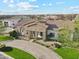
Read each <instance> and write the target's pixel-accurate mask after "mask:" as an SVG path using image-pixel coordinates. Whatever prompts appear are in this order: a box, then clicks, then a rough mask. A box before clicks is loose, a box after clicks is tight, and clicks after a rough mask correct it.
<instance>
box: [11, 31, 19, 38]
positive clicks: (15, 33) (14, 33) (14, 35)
mask: <svg viewBox="0 0 79 59" xmlns="http://www.w3.org/2000/svg"><path fill="white" fill-rule="evenodd" d="M10 36H12V37H14V38H15V39H18V36H19V34H18V32H16V31H13V32H10Z"/></svg>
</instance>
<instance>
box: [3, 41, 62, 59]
mask: <svg viewBox="0 0 79 59" xmlns="http://www.w3.org/2000/svg"><path fill="white" fill-rule="evenodd" d="M4 43H5V44H6V45H7V46H12V47H15V48H19V49H21V50H24V51H26V52H29V53H31V54H33V55H34V56H35V57H36V58H37V59H61V58H60V56H59V55H57V54H56V53H55V52H54V51H53V50H50V49H48V48H46V47H44V46H41V45H39V44H36V43H33V42H29V41H24V40H14V41H6V42H4Z"/></svg>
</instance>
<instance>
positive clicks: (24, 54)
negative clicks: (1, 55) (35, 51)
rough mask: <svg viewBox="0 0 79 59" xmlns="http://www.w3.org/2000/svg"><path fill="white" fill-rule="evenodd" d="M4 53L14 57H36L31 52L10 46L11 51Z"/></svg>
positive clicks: (18, 58)
mask: <svg viewBox="0 0 79 59" xmlns="http://www.w3.org/2000/svg"><path fill="white" fill-rule="evenodd" d="M5 53H6V54H7V55H9V56H11V57H13V58H14V59H36V58H35V57H34V56H32V55H31V54H29V53H27V52H24V51H22V50H20V49H17V48H12V50H11V51H6V52H5Z"/></svg>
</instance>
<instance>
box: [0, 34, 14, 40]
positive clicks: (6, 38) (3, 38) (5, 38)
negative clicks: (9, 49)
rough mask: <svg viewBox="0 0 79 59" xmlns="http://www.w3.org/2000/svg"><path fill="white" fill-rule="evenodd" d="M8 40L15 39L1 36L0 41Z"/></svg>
mask: <svg viewBox="0 0 79 59" xmlns="http://www.w3.org/2000/svg"><path fill="white" fill-rule="evenodd" d="M6 40H13V38H12V37H10V36H3V35H0V41H6Z"/></svg>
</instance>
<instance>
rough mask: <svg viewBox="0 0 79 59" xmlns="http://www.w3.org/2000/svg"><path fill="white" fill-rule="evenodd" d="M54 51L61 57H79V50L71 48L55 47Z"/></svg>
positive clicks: (68, 58)
mask: <svg viewBox="0 0 79 59" xmlns="http://www.w3.org/2000/svg"><path fill="white" fill-rule="evenodd" d="M55 52H56V53H58V54H59V55H60V56H61V57H62V58H63V59H79V50H77V49H73V48H57V49H55Z"/></svg>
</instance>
